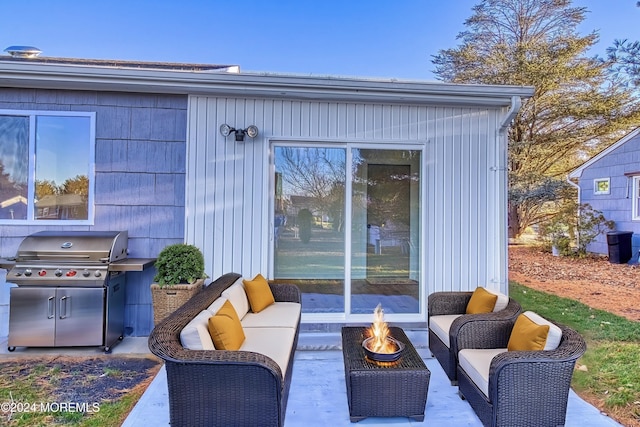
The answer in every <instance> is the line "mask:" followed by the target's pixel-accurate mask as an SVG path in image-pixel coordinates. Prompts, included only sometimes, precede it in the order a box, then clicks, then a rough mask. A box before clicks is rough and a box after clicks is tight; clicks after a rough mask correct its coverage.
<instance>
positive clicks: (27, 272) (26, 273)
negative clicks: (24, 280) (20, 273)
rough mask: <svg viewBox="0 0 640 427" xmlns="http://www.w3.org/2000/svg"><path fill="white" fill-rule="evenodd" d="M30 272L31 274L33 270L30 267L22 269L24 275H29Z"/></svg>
mask: <svg viewBox="0 0 640 427" xmlns="http://www.w3.org/2000/svg"><path fill="white" fill-rule="evenodd" d="M31 274H33V272H32V271H31V269H30V268H27V269H26V270H25V271H24V275H25V276H27V277H29V276H31Z"/></svg>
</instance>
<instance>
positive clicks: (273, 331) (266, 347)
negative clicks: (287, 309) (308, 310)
mask: <svg viewBox="0 0 640 427" xmlns="http://www.w3.org/2000/svg"><path fill="white" fill-rule="evenodd" d="M244 333H245V340H244V343H242V346H241V347H240V351H252V352H255V353H260V354H264V355H265V356H267V357H269V358H271V359H273V361H274V362H276V363H277V364H278V366H280V370H281V371H282V375H283V377H284V375H285V374H286V372H287V365H288V364H289V357H290V356H291V348H292V347H293V341H294V339H295V335H296V330H295V329H294V328H246V329H245V330H244Z"/></svg>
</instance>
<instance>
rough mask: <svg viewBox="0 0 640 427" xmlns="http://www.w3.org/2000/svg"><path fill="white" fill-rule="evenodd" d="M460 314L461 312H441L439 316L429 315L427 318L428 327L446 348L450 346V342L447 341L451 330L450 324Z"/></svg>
mask: <svg viewBox="0 0 640 427" xmlns="http://www.w3.org/2000/svg"><path fill="white" fill-rule="evenodd" d="M460 316H462V314H443V315H440V316H431V317H430V318H429V329H431V331H433V333H434V334H436V336H437V337H438V338H440V341H442V343H443V344H444V345H446V346H447V347H448V348H451V344H450V343H449V331H450V330H451V324H452V323H453V321H454V320H456V319H457V318H458V317H460Z"/></svg>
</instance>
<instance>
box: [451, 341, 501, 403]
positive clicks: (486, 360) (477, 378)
mask: <svg viewBox="0 0 640 427" xmlns="http://www.w3.org/2000/svg"><path fill="white" fill-rule="evenodd" d="M505 351H507V349H506V348H483V349H479V348H465V349H463V350H460V351H459V352H458V364H459V365H460V368H462V369H463V370H464V371H465V372H466V373H467V375H468V376H469V378H470V379H471V381H473V383H474V384H475V385H476V386H478V388H479V389H480V391H482V392H483V393H484V395H485V396H489V368H490V367H491V361H492V360H493V358H494V357H496V356H497V355H498V354H500V353H504V352H505Z"/></svg>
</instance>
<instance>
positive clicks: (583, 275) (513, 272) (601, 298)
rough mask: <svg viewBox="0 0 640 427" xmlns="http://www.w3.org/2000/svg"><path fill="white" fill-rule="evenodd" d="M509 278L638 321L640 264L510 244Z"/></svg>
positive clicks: (639, 310)
mask: <svg viewBox="0 0 640 427" xmlns="http://www.w3.org/2000/svg"><path fill="white" fill-rule="evenodd" d="M509 279H510V280H514V281H516V282H518V283H520V284H522V285H525V286H528V287H530V288H533V289H536V290H540V291H544V292H548V293H551V294H555V295H558V296H562V297H566V298H571V299H575V300H578V301H580V302H582V303H583V304H586V305H588V306H589V307H592V308H597V309H601V310H606V311H609V312H611V313H615V314H617V315H619V316H623V317H626V318H627V319H630V320H635V321H640V266H639V265H628V264H612V263H610V262H609V261H608V259H607V257H601V256H590V257H587V258H571V257H555V256H553V255H551V254H550V253H547V252H543V251H541V250H539V249H537V248H534V247H530V246H520V245H511V246H509Z"/></svg>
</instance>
